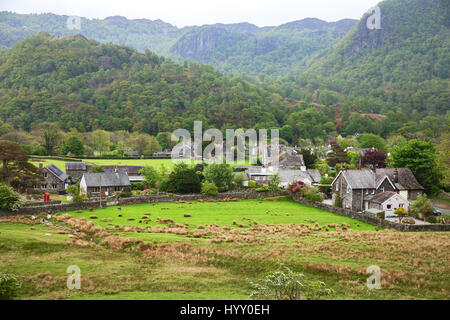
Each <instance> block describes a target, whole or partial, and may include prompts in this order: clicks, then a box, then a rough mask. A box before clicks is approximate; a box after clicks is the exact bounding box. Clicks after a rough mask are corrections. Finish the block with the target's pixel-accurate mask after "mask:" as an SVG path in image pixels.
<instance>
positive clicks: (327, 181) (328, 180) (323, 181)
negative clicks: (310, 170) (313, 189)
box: [320, 176, 333, 185]
mask: <svg viewBox="0 0 450 320" xmlns="http://www.w3.org/2000/svg"><path fill="white" fill-rule="evenodd" d="M331 182H333V179H332V178H331V177H325V176H323V177H322V178H321V179H320V184H327V185H330V184H331Z"/></svg>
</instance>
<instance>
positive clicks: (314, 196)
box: [303, 187, 323, 202]
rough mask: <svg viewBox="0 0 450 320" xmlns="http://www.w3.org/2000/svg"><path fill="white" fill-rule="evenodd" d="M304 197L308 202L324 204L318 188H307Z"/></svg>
mask: <svg viewBox="0 0 450 320" xmlns="http://www.w3.org/2000/svg"><path fill="white" fill-rule="evenodd" d="M303 197H304V198H305V200H306V201H308V202H322V200H323V199H322V196H321V195H320V194H319V189H318V188H316V187H307V188H306V191H305V192H304V194H303Z"/></svg>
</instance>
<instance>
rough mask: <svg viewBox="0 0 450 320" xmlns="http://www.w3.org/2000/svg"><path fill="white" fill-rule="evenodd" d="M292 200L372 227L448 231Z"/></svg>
mask: <svg viewBox="0 0 450 320" xmlns="http://www.w3.org/2000/svg"><path fill="white" fill-rule="evenodd" d="M292 199H293V200H294V201H295V202H298V203H302V204H306V205H311V206H313V207H316V208H318V209H322V210H326V211H331V212H334V213H337V214H340V215H343V216H347V217H350V218H354V219H358V220H361V221H365V222H367V223H370V224H372V225H376V226H380V227H385V228H390V229H395V230H398V231H406V232H418V231H450V224H427V225H414V224H411V225H410V224H398V223H395V222H391V221H387V220H381V219H378V218H375V217H371V216H368V215H364V214H362V213H358V212H356V211H352V210H349V209H344V208H338V207H335V206H332V205H329V204H325V203H321V202H314V203H309V202H306V201H304V200H303V199H301V198H299V197H295V196H293V197H292Z"/></svg>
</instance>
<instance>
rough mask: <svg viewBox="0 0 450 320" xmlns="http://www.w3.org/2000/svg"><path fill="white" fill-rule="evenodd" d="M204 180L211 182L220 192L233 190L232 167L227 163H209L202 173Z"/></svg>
mask: <svg viewBox="0 0 450 320" xmlns="http://www.w3.org/2000/svg"><path fill="white" fill-rule="evenodd" d="M203 175H204V176H205V180H206V181H208V182H213V183H214V184H215V185H216V186H217V188H218V189H219V191H220V192H224V191H228V190H230V189H232V188H233V179H234V175H233V167H232V166H230V165H229V164H227V163H220V164H219V163H211V164H210V165H208V166H207V167H206V169H205V170H204V171H203Z"/></svg>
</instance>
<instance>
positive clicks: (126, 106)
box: [0, 34, 289, 134]
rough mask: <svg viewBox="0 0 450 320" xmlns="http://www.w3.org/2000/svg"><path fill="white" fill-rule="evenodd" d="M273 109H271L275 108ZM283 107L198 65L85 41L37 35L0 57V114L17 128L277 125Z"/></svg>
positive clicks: (271, 97) (276, 99)
mask: <svg viewBox="0 0 450 320" xmlns="http://www.w3.org/2000/svg"><path fill="white" fill-rule="evenodd" d="M275 104H276V106H277V107H276V108H274V107H273V106H274V105H275ZM288 106H289V104H288V103H287V102H286V101H284V100H283V99H281V98H280V97H279V96H277V95H274V93H273V92H271V91H270V90H265V89H261V88H259V87H257V86H255V85H252V84H250V83H248V82H245V81H242V80H240V79H231V78H228V77H225V76H223V75H222V74H220V73H218V72H216V71H214V70H213V68H212V67H209V66H206V65H199V64H196V63H190V64H187V63H186V64H185V65H184V66H182V65H178V64H176V63H174V62H172V61H171V60H169V59H165V58H162V57H159V56H157V55H155V54H153V53H151V52H150V51H146V53H145V54H141V53H138V52H137V51H136V50H134V49H130V48H128V47H123V46H116V45H112V44H101V43H98V42H96V41H93V40H88V39H86V38H84V37H83V36H71V37H67V38H54V37H52V36H50V35H48V34H39V35H36V36H32V37H30V38H27V39H26V40H24V41H22V42H19V43H17V44H15V45H14V47H13V48H12V49H11V50H7V51H4V52H2V54H1V55H0V116H1V118H2V119H3V121H5V122H8V123H10V124H12V125H13V126H14V127H15V128H20V129H23V130H27V131H28V130H30V129H31V127H32V126H33V125H35V124H38V123H40V122H44V121H49V122H57V123H58V124H59V125H60V127H61V128H63V129H65V130H68V129H70V128H75V129H77V130H79V131H81V132H84V131H92V130H94V129H96V128H102V129H105V130H111V131H112V130H130V131H142V132H146V133H149V134H156V133H158V132H160V131H172V130H174V129H177V128H187V129H189V128H191V127H192V124H193V121H194V119H195V120H203V121H204V126H205V127H207V126H214V127H216V128H225V127H228V128H238V127H253V126H256V127H264V128H270V127H278V126H279V125H280V123H282V122H283V120H284V119H283V117H284V115H285V114H286V109H287V108H288Z"/></svg>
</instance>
